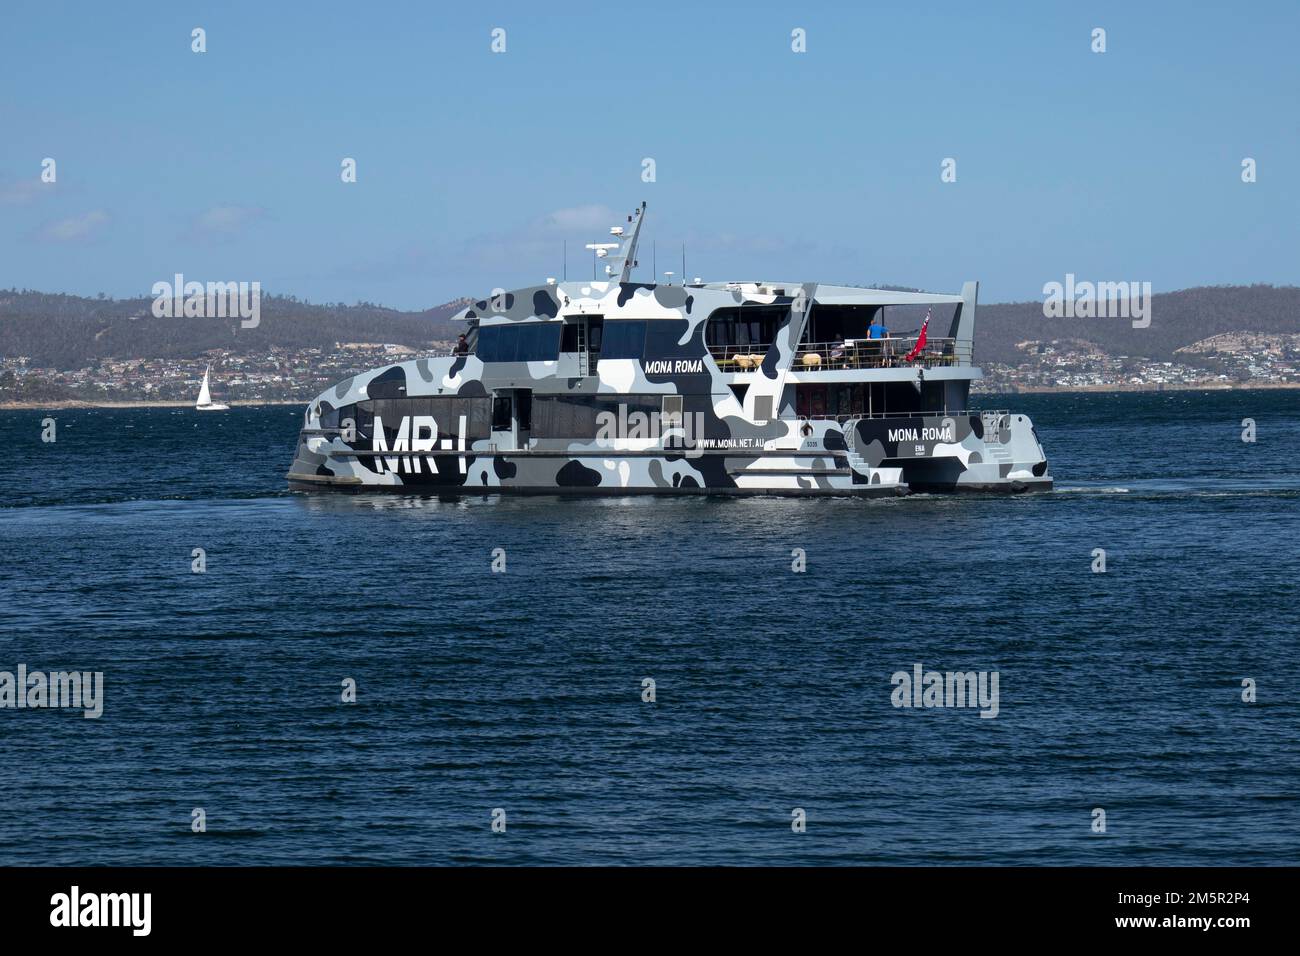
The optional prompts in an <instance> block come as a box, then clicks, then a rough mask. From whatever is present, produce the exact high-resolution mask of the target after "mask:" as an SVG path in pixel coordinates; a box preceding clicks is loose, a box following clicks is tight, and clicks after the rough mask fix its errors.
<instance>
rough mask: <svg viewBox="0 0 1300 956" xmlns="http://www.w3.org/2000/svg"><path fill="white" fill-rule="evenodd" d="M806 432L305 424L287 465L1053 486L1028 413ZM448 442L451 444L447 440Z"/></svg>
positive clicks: (526, 490) (327, 487) (333, 478)
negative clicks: (458, 435) (708, 436)
mask: <svg viewBox="0 0 1300 956" xmlns="http://www.w3.org/2000/svg"><path fill="white" fill-rule="evenodd" d="M785 424H787V425H788V426H789V431H790V433H791V434H792V435H794V436H798V435H800V433H801V432H807V433H808V434H807V435H806V436H804V437H803V439H802V441H801V442H800V444H798V445H797V446H795V447H789V448H766V449H762V450H759V451H753V452H749V453H744V454H739V453H735V452H728V451H718V450H708V451H703V450H698V449H693V448H685V449H681V450H677V449H672V450H669V451H668V452H664V451H663V450H644V449H642V450H633V449H628V448H598V447H592V446H593V445H594V443H581V444H578V445H576V446H575V447H570V448H561V449H529V450H515V451H501V450H497V449H495V448H493V447H491V445H490V443H486V442H484V443H480V444H481V445H482V446H484V447H473V446H472V445H471V446H470V447H464V448H457V447H455V445H456V441H455V439H446V440H444V442H443V443H442V444H443V446H444V447H436V448H435V447H429V448H419V449H411V448H407V447H403V448H397V449H394V448H389V447H387V443H385V447H382V448H376V447H375V445H374V443H373V441H369V442H367V441H366V440H356V439H354V440H352V441H348V440H346V439H345V436H343V435H341V434H339V433H330V432H328V431H326V430H321V429H317V428H304V429H303V432H302V433H301V435H300V437H299V443H298V452H297V455H296V457H295V460H294V463H293V466H292V468H291V469H290V472H289V474H288V476H287V478H288V480H289V485H290V487H291V488H292V489H293V490H297V491H310V492H316V491H344V492H369V491H388V492H398V493H405V494H428V495H485V494H503V493H504V494H510V493H517V494H563V495H601V494H604V495H609V494H615V495H617V494H716V495H785V496H817V495H823V496H824V495H831V496H845V495H852V496H860V497H880V496H894V495H903V494H907V493H909V492H928V493H957V492H1002V493H1019V492H1024V491H1043V490H1049V489H1050V488H1051V487H1052V479H1051V478H1050V476H1048V475H1047V473H1046V472H1047V462H1046V459H1045V458H1044V457H1043V454H1042V449H1041V446H1040V445H1039V444H1038V439H1037V436H1036V435H1035V434H1034V431H1033V425H1032V423H1031V422H1030V421H1029V419H1028V418H1026V417H1025V416H1023V415H1011V414H1009V413H1003V412H994V413H977V414H971V415H963V416H942V415H933V416H915V417H909V418H895V419H854V420H849V421H846V422H844V423H838V422H827V421H818V422H809V421H799V422H788V423H785ZM448 446H449V447H448Z"/></svg>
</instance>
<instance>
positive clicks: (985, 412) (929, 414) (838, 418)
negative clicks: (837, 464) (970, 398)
mask: <svg viewBox="0 0 1300 956" xmlns="http://www.w3.org/2000/svg"><path fill="white" fill-rule="evenodd" d="M1010 414H1011V410H1010V409H1005V408H969V409H963V410H961V411H956V412H954V411H944V410H942V409H931V410H924V411H915V412H866V411H861V412H850V413H847V414H841V415H794V416H788V415H783V416H781V421H793V422H802V421H812V422H832V421H833V422H837V423H839V424H841V425H843V424H845V423H846V422H850V421H853V420H854V419H855V418H868V419H871V420H873V421H875V420H878V419H885V420H888V419H891V418H965V417H968V416H971V415H979V416H981V417H983V418H984V420H985V421H995V420H1000V419H1002V418H1005V417H1006V416H1008V415H1010Z"/></svg>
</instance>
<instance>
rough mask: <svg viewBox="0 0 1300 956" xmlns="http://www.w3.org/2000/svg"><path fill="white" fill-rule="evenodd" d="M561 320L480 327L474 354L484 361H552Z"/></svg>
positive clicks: (556, 352) (556, 351)
mask: <svg viewBox="0 0 1300 956" xmlns="http://www.w3.org/2000/svg"><path fill="white" fill-rule="evenodd" d="M563 324H564V323H562V322H519V323H511V324H509V325H486V326H483V327H482V328H480V329H479V333H478V346H477V350H476V352H475V354H476V355H477V356H478V357H479V359H480V360H481V361H484V362H553V361H555V360H556V359H557V358H558V357H559V354H560V328H561V326H562V325H563Z"/></svg>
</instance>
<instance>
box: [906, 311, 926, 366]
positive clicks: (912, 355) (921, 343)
mask: <svg viewBox="0 0 1300 956" xmlns="http://www.w3.org/2000/svg"><path fill="white" fill-rule="evenodd" d="M930 311H931V310H930V309H926V310H925V321H924V322H922V323H921V332H920V334H919V335H917V337H916V345H914V346H912V351H910V352H908V353H907V354H906V355H905V356H903V361H904V362H911V361H914V360H915V359H916V357H917V356H918V355H920V354H921V349H923V348H925V330H926V329H927V328H929V327H930Z"/></svg>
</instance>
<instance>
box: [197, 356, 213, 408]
mask: <svg viewBox="0 0 1300 956" xmlns="http://www.w3.org/2000/svg"><path fill="white" fill-rule="evenodd" d="M210 371H212V366H211V365H209V366H208V367H207V368H206V369H204V370H203V385H202V386H200V388H199V400H198V401H197V402H195V403H194V404H195V405H211V404H212V393H211V392H210V391H208V372H210Z"/></svg>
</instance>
